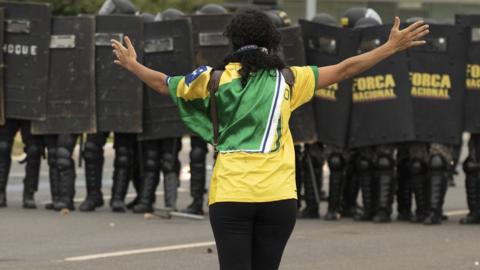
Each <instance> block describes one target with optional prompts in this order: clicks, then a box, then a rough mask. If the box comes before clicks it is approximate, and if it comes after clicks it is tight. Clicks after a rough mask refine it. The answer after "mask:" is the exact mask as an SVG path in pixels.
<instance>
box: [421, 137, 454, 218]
mask: <svg viewBox="0 0 480 270" xmlns="http://www.w3.org/2000/svg"><path fill="white" fill-rule="evenodd" d="M431 148H432V150H431V152H432V153H431V156H430V160H429V162H428V165H429V212H428V214H427V217H426V218H425V221H424V224H426V225H434V224H441V223H442V219H443V203H444V199H445V194H446V192H447V184H448V183H447V182H448V179H447V174H448V169H449V167H448V166H449V164H450V163H451V162H452V159H451V158H448V157H447V155H445V154H443V151H435V148H436V147H435V145H432V147H431ZM439 148H443V147H440V145H439ZM445 148H447V147H445Z"/></svg>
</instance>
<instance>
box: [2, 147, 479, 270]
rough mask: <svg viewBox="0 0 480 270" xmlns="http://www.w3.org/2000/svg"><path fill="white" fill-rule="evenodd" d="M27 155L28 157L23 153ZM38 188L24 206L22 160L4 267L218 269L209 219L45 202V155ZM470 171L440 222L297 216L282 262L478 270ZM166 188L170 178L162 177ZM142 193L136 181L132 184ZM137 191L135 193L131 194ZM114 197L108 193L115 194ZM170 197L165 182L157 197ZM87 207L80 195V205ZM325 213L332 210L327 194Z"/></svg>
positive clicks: (107, 176)
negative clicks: (31, 203)
mask: <svg viewBox="0 0 480 270" xmlns="http://www.w3.org/2000/svg"><path fill="white" fill-rule="evenodd" d="M188 151H189V147H188V141H185V143H184V147H183V150H182V152H181V161H182V164H184V167H183V169H182V175H181V178H182V181H181V187H180V193H179V202H178V204H179V207H180V208H182V207H186V206H187V205H188V203H189V202H190V198H189V194H188V190H189V183H188V177H189V175H188V166H187V164H188ZM112 157H113V151H112V149H111V146H108V147H107V149H106V162H105V172H104V188H103V191H104V193H105V197H106V199H108V198H109V193H110V192H109V191H110V187H111V175H112ZM17 159H19V158H17ZM43 163H44V164H43V165H42V173H41V184H40V189H39V192H38V193H37V196H36V198H37V202H38V205H39V209H37V210H26V209H22V208H21V195H22V177H23V165H20V164H18V163H17V162H13V166H12V171H11V177H10V182H9V186H8V207H7V208H3V209H0V269H1V270H3V269H12V270H13V269H14V270H23V269H25V270H26V269H28V270H31V269H38V270H43V269H72V270H73V269H89V270H103V269H115V270H122V269H129V270H130V269H133V270H140V269H142V270H143V269H161V270H173V269H198V270H206V269H218V263H217V255H216V249H215V245H214V242H213V235H212V232H211V230H210V226H209V222H208V218H206V219H204V220H191V219H185V218H179V217H174V218H172V219H164V218H160V217H153V218H151V219H146V218H145V216H144V215H141V214H133V213H131V212H128V213H124V214H122V213H120V214H118V213H112V212H110V209H109V208H108V207H107V206H105V207H103V208H101V209H98V210H97V211H95V212H93V213H82V212H79V211H74V212H71V213H69V214H68V215H62V214H60V213H58V212H53V211H48V210H44V209H43V205H41V204H42V203H45V202H47V201H48V200H49V196H50V195H49V187H48V170H47V167H46V162H43ZM463 181H464V175H463V174H459V175H458V176H457V177H456V184H457V186H456V187H454V188H450V189H449V191H448V194H447V199H446V205H445V211H446V213H447V214H448V215H449V220H448V221H446V222H444V224H443V225H441V226H425V225H418V224H410V223H405V222H398V221H394V222H392V223H391V224H373V223H358V222H354V221H352V220H350V219H343V220H341V221H338V222H327V221H324V220H321V219H320V220H298V221H297V225H296V227H295V230H294V232H293V235H292V237H291V239H290V241H289V243H288V246H287V248H286V250H285V253H284V257H283V261H282V265H281V267H280V269H291V270H297V269H298V270H303V269H305V270H307V269H308V270H310V269H331V270H343V269H348V270H352V269H366V270H376V269H392V270H396V269H398V270H400V269H402V270H403V269H435V270H439V269H445V270H450V269H462V270H463V269H479V270H480V226H462V225H459V224H458V221H459V219H460V218H461V217H462V216H464V215H465V210H466V203H465V190H464V185H463ZM160 187H161V186H160ZM131 192H133V190H131ZM84 196H85V182H84V174H83V168H78V169H77V195H76V198H77V201H79V202H80V201H81V200H82V199H83V197H84ZM132 196H133V194H132V193H130V194H129V199H131V198H132ZM107 202H108V200H107ZM162 205H163V196H162V192H161V188H159V189H158V197H157V206H160V207H161V206H162ZM77 206H78V204H77ZM321 208H322V209H321V214H322V215H323V214H325V211H326V203H323V204H322V207H321Z"/></svg>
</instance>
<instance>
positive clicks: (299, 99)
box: [290, 66, 318, 111]
mask: <svg viewBox="0 0 480 270" xmlns="http://www.w3.org/2000/svg"><path fill="white" fill-rule="evenodd" d="M290 69H291V70H292V73H293V75H294V76H295V84H294V85H293V89H292V90H291V92H292V94H291V97H292V99H291V100H290V109H291V110H292V111H294V110H295V109H297V108H298V107H300V106H301V105H303V104H305V103H307V102H308V101H309V100H310V99H311V98H312V97H313V94H314V93H315V89H316V88H317V80H318V67H316V66H306V67H290Z"/></svg>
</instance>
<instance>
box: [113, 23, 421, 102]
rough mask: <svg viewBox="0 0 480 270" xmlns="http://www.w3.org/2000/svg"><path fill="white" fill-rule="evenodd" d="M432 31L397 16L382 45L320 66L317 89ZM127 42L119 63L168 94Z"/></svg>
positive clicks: (117, 46)
mask: <svg viewBox="0 0 480 270" xmlns="http://www.w3.org/2000/svg"><path fill="white" fill-rule="evenodd" d="M428 32H429V31H428V25H426V24H424V22H423V21H418V22H416V23H414V24H412V25H410V26H408V27H406V28H405V29H402V30H400V19H399V18H398V17H395V23H394V25H393V27H392V30H391V32H390V37H389V39H388V41H387V42H386V43H385V44H383V45H382V46H380V47H378V48H376V49H374V50H372V51H369V52H367V53H364V54H360V55H357V56H354V57H351V58H348V59H346V60H344V61H342V62H340V63H338V64H336V65H331V66H325V67H319V69H318V72H319V74H322V75H321V76H319V79H318V85H317V88H322V87H327V86H329V85H331V84H334V83H337V82H340V81H343V80H346V79H348V78H352V77H353V76H355V75H357V74H359V73H362V72H364V71H366V70H368V69H370V68H371V67H373V66H375V65H376V64H377V63H379V62H380V61H382V60H384V59H386V58H388V57H389V56H391V55H393V54H395V53H397V52H399V51H402V50H405V49H408V48H411V47H415V46H420V45H423V44H425V41H423V40H421V38H423V37H424V36H425V35H427V34H428ZM125 44H126V45H127V46H126V47H125V46H123V45H122V44H121V43H120V42H118V41H116V40H112V47H113V52H114V53H115V55H116V56H117V60H115V63H116V64H118V65H120V66H122V67H123V68H125V69H127V70H129V71H130V72H132V73H133V74H135V75H136V76H137V77H138V78H140V80H142V81H143V82H144V83H145V84H147V85H148V86H150V87H151V88H152V89H154V90H155V91H157V92H159V93H162V94H165V95H168V87H167V75H165V74H164V73H162V72H159V71H155V70H152V69H150V68H147V67H145V66H144V65H142V64H140V63H138V62H137V53H136V52H135V49H134V48H133V46H132V43H131V41H130V39H129V38H128V37H125Z"/></svg>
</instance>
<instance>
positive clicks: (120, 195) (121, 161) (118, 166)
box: [110, 146, 132, 212]
mask: <svg viewBox="0 0 480 270" xmlns="http://www.w3.org/2000/svg"><path fill="white" fill-rule="evenodd" d="M129 150H130V149H128V148H127V147H126V146H118V148H117V149H116V150H115V161H114V167H115V168H114V172H113V186H112V199H111V201H110V207H111V208H112V211H113V212H125V196H126V195H127V191H128V183H129V180H130V177H131V171H130V168H131V167H130V165H131V162H132V160H131V153H130V151H129Z"/></svg>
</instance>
